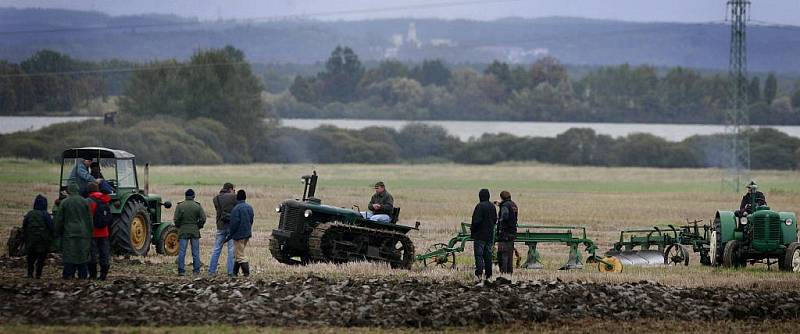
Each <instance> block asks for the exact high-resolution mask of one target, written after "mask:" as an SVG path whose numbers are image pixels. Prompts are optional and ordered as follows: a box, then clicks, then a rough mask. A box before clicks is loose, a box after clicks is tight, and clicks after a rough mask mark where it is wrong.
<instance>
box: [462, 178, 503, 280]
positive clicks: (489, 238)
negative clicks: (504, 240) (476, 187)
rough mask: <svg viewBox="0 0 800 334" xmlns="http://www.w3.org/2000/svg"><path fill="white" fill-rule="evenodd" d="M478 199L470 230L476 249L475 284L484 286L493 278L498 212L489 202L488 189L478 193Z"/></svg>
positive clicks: (473, 211)
mask: <svg viewBox="0 0 800 334" xmlns="http://www.w3.org/2000/svg"><path fill="white" fill-rule="evenodd" d="M478 199H479V202H478V204H477V205H475V209H474V210H472V224H471V225H470V227H469V230H470V235H471V237H472V239H473V240H474V243H473V245H474V247H475V251H474V254H475V283H477V284H478V285H479V286H483V284H484V283H485V282H488V281H489V279H491V277H492V247H493V245H492V243H493V242H494V240H493V239H494V236H493V235H492V233H493V232H494V226H495V222H497V210H496V209H495V207H494V204H492V202H489V190H488V189H481V190H480V191H479V192H478ZM484 272H485V276H484Z"/></svg>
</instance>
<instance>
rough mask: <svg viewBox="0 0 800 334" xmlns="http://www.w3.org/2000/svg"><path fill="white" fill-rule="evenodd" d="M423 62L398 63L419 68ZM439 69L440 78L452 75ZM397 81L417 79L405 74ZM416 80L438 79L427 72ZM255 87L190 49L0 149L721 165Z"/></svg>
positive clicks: (783, 143)
mask: <svg viewBox="0 0 800 334" xmlns="http://www.w3.org/2000/svg"><path fill="white" fill-rule="evenodd" d="M348 59H349V60H348ZM340 61H341V62H339V63H338V64H334V65H332V66H331V67H330V69H334V70H335V69H337V68H338V70H335V71H333V72H332V73H329V74H326V75H325V76H319V77H317V78H316V79H314V81H316V80H320V81H322V80H325V78H330V77H346V75H345V74H342V72H340V71H342V70H341V69H343V68H353V66H352V65H353V64H352V63H351V64H350V65H347V62H348V61H351V62H352V61H353V58H352V56H350V55H348V52H347V51H346V50H345V49H341V57H340ZM548 62H549V63H545V62H542V63H540V64H538V65H537V66H538V67H537V73H540V76H539V77H538V78H540V80H543V81H542V83H540V84H539V85H540V86H541V85H542V84H548V85H549V83H548V82H549V81H548V80H560V79H558V78H563V77H564V74H563V73H561V70H560V69H559V66H560V65H559V64H558V63H557V62H555V61H552V60H548ZM424 65H425V64H422V66H419V68H418V69H412V70H411V72H410V73H425V72H426V70H425V68H426V67H425V66H424ZM440 65H443V64H438V65H437V64H435V63H434V64H431V63H429V64H428V66H427V68H437V67H438V68H439V69H440V70H441V69H446V67H445V66H440ZM498 66H502V65H498ZM398 68H400V69H402V67H398ZM367 73H369V71H365V72H364V74H363V75H365V76H366V75H367ZM430 73H440V74H441V73H444V72H439V70H431V72H430ZM559 73H560V74H559ZM451 74H452V75H453V76H452V77H451V78H450V79H449V81H448V82H449V83H448V84H453V82H454V81H456V80H457V79H456V78H457V77H458V75H459V74H458V73H451ZM414 75H415V76H417V75H420V77H419V78H420V80H432V81H436V80H443V77H441V76H428V77H427V79H423V78H426V76H425V75H422V74H414ZM484 77H486V76H484ZM510 77H511V78H513V77H514V76H513V75H511V76H510ZM331 80H332V79H331ZM361 80H363V79H361ZM398 80H405V81H407V82H417V81H416V80H417V79H412V78H402V79H398ZM353 82H355V81H353ZM359 82H360V81H359ZM384 82H385V81H384ZM559 82H560V84H563V83H564V82H563V81H559ZM420 85H421V84H420ZM357 87H358V86H356V88H355V90H353V86H344V87H329V88H326V90H324V91H325V92H327V93H325V94H332V95H330V96H329V97H328V98H330V99H332V101H335V102H330V103H340V104H342V105H345V104H343V103H342V102H340V101H336V99H337V98H344V96H346V94H350V93H353V92H356V93H357V91H358V88H357ZM426 87H437V88H436V89H439V90H446V89H447V88H445V87H441V86H439V85H438V84H435V83H429V84H428V85H427V86H426ZM523 89H525V88H523ZM263 90H264V87H263V86H262V84H261V82H260V81H259V80H258V78H257V77H256V75H255V74H254V73H253V71H252V69H251V68H250V65H249V64H248V63H247V60H246V58H245V56H244V54H243V53H242V52H241V51H240V50H237V49H235V48H233V47H225V48H219V49H207V50H200V51H198V52H196V53H195V54H194V55H193V56H192V57H191V58H190V59H189V60H187V61H184V62H180V61H175V60H169V61H165V62H153V63H150V64H145V65H142V66H141V68H139V69H137V70H136V71H134V72H133V73H131V77H130V79H129V81H128V84H127V85H125V88H124V89H123V91H122V95H121V96H120V98H119V108H120V114H119V117H118V118H117V122H116V124H115V125H113V124H104V123H103V122H101V121H94V120H90V121H85V122H81V123H63V124H56V125H52V126H49V127H46V128H43V129H41V130H38V131H31V132H17V133H12V134H7V135H0V157H23V158H31V159H45V160H57V159H58V158H59V156H60V153H61V152H62V151H63V150H64V149H65V148H68V147H81V146H106V147H113V148H118V149H122V150H127V151H130V152H132V153H134V154H136V155H137V156H138V157H139V158H140V159H141V160H143V161H149V162H152V163H157V164H222V163H252V162H270V163H299V162H317V163H399V162H406V163H415V162H456V163H466V164H492V163H497V162H504V161H540V162H547V163H555V164H568V165H589V166H646V167H666V168H676V167H720V166H723V163H722V161H723V160H722V152H724V145H723V144H724V142H725V140H726V138H725V136H724V135H711V136H693V137H690V138H687V139H685V140H683V141H681V142H670V141H667V140H665V139H663V138H659V137H656V136H652V135H648V134H632V135H629V136H626V137H619V138H614V137H611V136H607V135H599V134H597V133H595V132H594V131H593V130H591V129H571V130H569V131H566V132H564V133H562V134H560V135H558V136H556V137H554V138H543V137H518V136H512V135H508V134H497V135H484V136H482V137H480V138H476V139H471V140H469V141H466V142H465V141H461V140H459V139H458V138H456V137H454V136H452V135H451V134H448V133H447V132H446V130H444V129H443V128H441V127H437V126H429V125H425V124H421V123H412V124H410V125H408V126H406V127H404V128H402V129H400V130H394V129H391V128H386V127H368V128H365V129H361V130H347V129H340V128H336V127H332V126H323V127H319V128H316V129H313V130H300V129H295V128H290V127H284V126H281V125H280V121H279V120H278V119H275V118H272V119H270V120H269V121H264V117H266V116H268V115H269V114H267V113H265V105H264V103H263V100H262V98H261V97H262V93H263ZM512 92H513V90H512ZM338 94H343V95H338ZM351 98H352V97H351ZM748 136H749V138H750V143H751V158H752V168H755V169H796V168H798V167H800V138H794V137H790V136H788V135H786V134H785V133H782V132H779V131H777V130H774V129H758V130H751V131H750V132H748Z"/></svg>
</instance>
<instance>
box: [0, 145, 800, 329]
mask: <svg viewBox="0 0 800 334" xmlns="http://www.w3.org/2000/svg"><path fill="white" fill-rule="evenodd" d="M0 170H1V171H2V172H0V210H1V211H0V238H2V239H1V240H6V239H7V237H8V233H9V230H10V228H11V227H12V226H15V225H18V224H20V222H21V217H22V216H23V215H24V214H25V212H27V210H29V209H30V207H31V203H32V201H33V198H34V197H35V195H36V194H39V193H41V194H44V195H45V196H47V197H48V199H50V204H51V205H52V200H53V199H54V198H55V196H56V191H55V189H56V184H57V182H58V171H59V168H58V166H57V165H54V164H48V163H43V162H32V161H22V160H0ZM150 170H151V178H150V183H151V184H150V189H151V192H152V193H158V194H161V195H162V196H163V197H164V198H165V199H168V200H172V201H173V202H178V201H180V200H182V198H183V192H184V191H185V190H186V189H187V188H193V189H194V190H195V191H196V192H197V194H198V196H197V200H198V201H199V202H200V203H201V204H202V205H203V206H204V208H205V209H206V213H207V215H208V216H209V223H208V224H206V227H205V229H204V230H203V231H202V233H203V237H202V239H201V252H202V254H203V256H202V259H203V262H204V263H207V262H208V259H209V257H210V256H209V253H210V250H211V246H212V244H213V238H214V232H215V227H214V225H213V215H214V210H213V205H212V203H211V198H212V197H213V196H214V195H215V194H216V193H217V192H218V190H219V188H220V187H221V185H222V184H223V183H224V182H232V183H234V184H235V185H236V186H237V188H238V189H245V190H247V192H248V202H250V203H251V204H252V205H253V207H254V209H255V215H256V219H255V226H254V235H253V239H251V241H250V243H249V245H248V256H249V257H250V262H251V267H253V271H254V277H253V278H251V280H259V279H261V280H267V281H269V280H275V279H294V278H297V277H322V278H325V279H330V280H333V281H340V280H346V279H356V280H362V279H363V280H370V279H376V278H379V279H387V280H393V281H402V280H409V279H414V280H419V281H420V282H452V283H453V284H466V283H468V282H470V280H471V277H472V265H471V264H472V259H471V251H472V249H471V247H469V246H471V245H468V248H467V250H466V252H464V253H462V254H461V255H460V256H459V258H458V262H459V266H458V268H457V270H449V269H429V268H423V267H421V266H415V267H414V268H413V269H412V270H391V269H389V268H388V267H387V266H383V265H379V264H368V263H354V264H348V265H342V266H336V265H330V264H312V265H309V266H305V267H291V266H285V265H281V264H279V263H277V262H276V261H274V260H273V259H272V257H271V256H270V255H269V252H268V240H269V235H270V231H271V230H272V229H273V228H274V227H276V226H277V223H278V221H277V220H278V216H277V214H276V213H275V211H274V208H275V206H276V205H277V204H278V203H280V202H281V201H282V200H283V199H287V198H299V197H300V196H301V195H302V191H303V188H302V185H301V183H300V180H299V177H300V176H301V175H304V174H308V173H310V172H311V171H312V170H316V171H317V172H318V174H319V175H320V181H319V186H318V188H317V197H319V198H321V199H322V201H323V203H326V204H332V205H336V206H341V207H348V208H349V207H351V206H352V205H353V204H355V205H358V206H360V207H362V208H363V207H365V206H366V202H367V201H368V199H369V196H370V195H371V193H372V189H371V185H372V184H374V182H375V181H378V180H382V181H384V182H385V183H386V185H387V190H388V191H389V192H391V194H392V195H393V196H394V199H395V204H396V206H399V207H401V208H402V210H401V214H400V223H401V224H406V225H413V224H414V222H415V221H419V222H421V227H420V230H419V231H412V232H410V237H411V239H412V240H413V241H414V243H415V246H416V249H417V253H418V254H419V253H422V252H423V251H425V250H426V249H427V248H428V247H429V246H430V245H432V244H434V243H437V242H446V241H447V240H449V238H451V237H452V236H453V235H455V233H456V232H457V229H458V227H459V224H460V223H461V222H467V221H468V220H469V219H470V216H471V212H472V208H473V207H474V205H475V203H476V202H477V193H478V190H479V189H480V188H488V189H490V191H491V194H492V198H493V199H496V198H498V197H499V196H498V194H499V192H500V191H501V190H508V191H510V192H511V193H512V194H513V199H514V201H515V202H516V203H517V204H518V206H519V207H520V224H537V225H580V226H585V227H587V230H588V234H589V237H590V238H591V239H593V240H594V241H595V243H596V244H598V247H599V249H600V250H601V253H602V252H603V251H605V250H607V249H608V248H609V247H610V246H611V244H612V243H613V242H614V241H615V240H616V239H617V238H618V237H619V230H620V229H623V228H635V227H638V228H647V227H650V226H653V225H666V224H682V223H685V222H686V220H687V219H688V220H695V219H704V220H705V221H708V219H709V218H711V217H713V215H714V212H715V211H716V210H717V209H733V208H735V207H736V206H737V205H738V203H739V200H740V198H741V194H736V193H734V192H731V191H722V190H723V189H722V188H723V187H722V182H721V180H722V179H723V176H724V171H720V170H715V169H692V170H689V169H675V170H667V169H642V168H595V167H564V166H551V165H539V164H503V165H495V166H463V165H452V164H433V165H245V166H234V165H223V166H151V169H150ZM752 177H753V178H754V179H756V180H757V181H758V183H759V184H760V185H761V190H762V191H764V192H765V193H766V195H767V199H768V202H769V204H770V206H771V207H773V208H775V209H779V210H781V211H795V212H797V211H800V172H777V171H757V172H755V173H754V174H753V175H752ZM139 180H140V183H141V182H143V176H142V175H141V170H140V175H139ZM171 218H172V210H166V211H165V214H164V216H163V217H162V220H171ZM581 249H582V248H581ZM567 250H568V249H567V247H566V246H563V245H547V246H544V247H542V248H541V252H542V255H543V261H544V265H545V268H546V269H544V270H538V271H534V270H519V271H518V272H516V273H515V275H514V279H515V281H520V282H526V281H538V282H552V281H559V280H560V281H564V282H581V283H583V284H606V283H624V282H628V283H632V282H640V281H650V282H651V283H656V284H659V285H664V286H666V287H674V288H676V289H677V288H714V287H718V288H721V289H730V288H733V289H747V290H752V291H784V292H786V293H798V292H799V291H800V276H798V275H796V274H792V273H782V272H779V271H777V268H776V267H775V266H773V268H772V270H768V269H767V267H766V266H765V265H756V266H754V267H748V268H746V269H744V270H738V271H733V270H724V269H714V268H709V267H704V266H700V265H699V263H698V258H697V257H696V256H695V254H692V258H691V265H690V266H688V267H657V268H641V267H626V268H625V270H624V272H623V273H620V274H604V273H599V272H597V269H596V267H594V266H588V265H587V266H585V268H584V269H583V270H573V271H559V270H557V269H558V268H559V267H560V266H561V265H562V264H563V263H564V262H565V261H566V260H567ZM520 252H521V253H522V254H523V255H524V253H525V249H520ZM598 255H599V254H598ZM223 259H224V256H223ZM136 262H137V263H135V264H129V261H125V260H122V259H118V260H117V261H116V262H115V263H114V264H113V265H112V271H111V274H110V276H111V279H112V280H113V279H120V278H125V279H130V278H136V279H144V280H156V281H160V282H178V283H180V282H184V281H186V280H189V279H188V278H187V279H180V278H178V277H176V276H177V271H176V267H175V262H174V258H172V257H165V256H160V255H156V254H155V251H154V250H153V251H151V253H150V255H149V256H148V257H145V258H143V259H141V262H142V263H138V261H136ZM187 262H191V259H190V258H187ZM223 263H224V262H223ZM222 266H223V267H224V264H223V265H222ZM203 269H204V271H205V270H207V267H204V268H203ZM221 271H223V270H222V269H221ZM58 274H59V272H58V268H55V267H54V266H49V267H47V268H46V273H45V276H46V279H47V280H55V279H56V278H57V277H58ZM22 276H23V270H22V268H21V267H20V268H16V267H8V268H3V270H2V273H0V277H2V279H3V280H4V281H6V282H12V281H17V280H19V279H20V277H22ZM751 320H752V319H751ZM23 323H24V322H23ZM748 326H756V327H758V328H760V326H761V325H759V324H754V323H752V322H748V323H734V324H730V325H729V326H727V328H731V329H736V328H739V329H744V328H750V327H748ZM781 326H783V324H782V323H781V322H777V321H775V322H772V323H765V324H764V327H763V328H772V329H773V330H778V331H781V329H780V328H783V327H781ZM723 327H726V326H723ZM15 328H17V329H20V327H15ZM587 328H588V327H587ZM6 329H8V327H6ZM24 329H30V328H28V327H22V328H21V329H20V330H24ZM542 329H546V328H542Z"/></svg>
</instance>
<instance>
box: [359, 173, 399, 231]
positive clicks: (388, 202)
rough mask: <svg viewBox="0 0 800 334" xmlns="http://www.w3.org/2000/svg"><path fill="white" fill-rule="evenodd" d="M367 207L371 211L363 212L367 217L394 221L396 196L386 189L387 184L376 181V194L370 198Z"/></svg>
mask: <svg viewBox="0 0 800 334" xmlns="http://www.w3.org/2000/svg"><path fill="white" fill-rule="evenodd" d="M367 209H368V210H369V211H366V212H362V213H361V215H363V216H364V218H366V219H369V220H372V221H377V222H384V223H389V222H391V221H392V213H393V210H394V198H392V195H391V194H389V192H388V191H386V185H384V184H383V182H382V181H378V182H377V183H375V194H374V195H372V198H371V199H370V200H369V204H367Z"/></svg>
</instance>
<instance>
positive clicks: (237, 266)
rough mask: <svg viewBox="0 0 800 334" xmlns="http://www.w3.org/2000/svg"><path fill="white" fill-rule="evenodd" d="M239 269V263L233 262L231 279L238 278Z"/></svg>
mask: <svg viewBox="0 0 800 334" xmlns="http://www.w3.org/2000/svg"><path fill="white" fill-rule="evenodd" d="M241 267H242V265H241V263H239V262H235V263H234V264H233V277H237V276H239V268H241Z"/></svg>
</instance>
